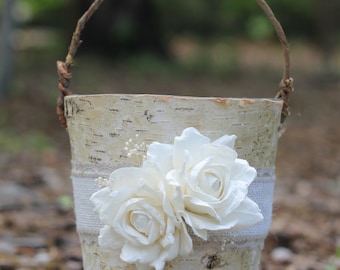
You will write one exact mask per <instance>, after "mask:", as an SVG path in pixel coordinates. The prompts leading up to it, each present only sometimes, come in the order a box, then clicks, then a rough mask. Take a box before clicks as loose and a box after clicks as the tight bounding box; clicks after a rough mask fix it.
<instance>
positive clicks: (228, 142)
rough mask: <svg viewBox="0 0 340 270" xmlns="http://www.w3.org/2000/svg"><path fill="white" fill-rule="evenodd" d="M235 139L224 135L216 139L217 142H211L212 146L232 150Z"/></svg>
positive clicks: (233, 136)
mask: <svg viewBox="0 0 340 270" xmlns="http://www.w3.org/2000/svg"><path fill="white" fill-rule="evenodd" d="M236 139H237V136H236V135H224V136H222V137H220V138H218V139H217V140H215V141H213V142H212V144H216V145H224V146H228V147H230V148H233V149H234V147H235V142H236Z"/></svg>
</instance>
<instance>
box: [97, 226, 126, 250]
mask: <svg viewBox="0 0 340 270" xmlns="http://www.w3.org/2000/svg"><path fill="white" fill-rule="evenodd" d="M113 239H114V241H112V240H113ZM98 244H99V246H100V247H101V248H103V249H109V250H111V252H112V251H114V250H116V249H117V248H121V247H122V246H123V244H124V241H123V238H121V236H120V235H119V234H117V233H116V232H115V231H114V230H113V229H112V228H111V227H110V226H107V225H105V226H104V227H103V228H101V229H100V231H99V237H98Z"/></svg>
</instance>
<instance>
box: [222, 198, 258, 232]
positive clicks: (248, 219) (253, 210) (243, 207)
mask: <svg viewBox="0 0 340 270" xmlns="http://www.w3.org/2000/svg"><path fill="white" fill-rule="evenodd" d="M229 220H233V221H234V220H237V223H236V224H235V226H233V227H232V228H231V231H242V230H245V229H248V228H249V227H251V226H254V225H256V224H258V223H260V222H261V221H262V220H263V215H262V213H261V210H260V208H259V206H258V205H257V204H256V203H255V202H254V201H252V200H251V199H250V198H248V197H247V198H246V199H245V200H243V202H242V203H241V204H240V205H239V207H238V208H236V209H235V210H234V211H233V212H231V213H230V214H229V215H227V216H226V217H225V220H224V221H223V222H228V221H229Z"/></svg>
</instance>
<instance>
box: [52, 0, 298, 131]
mask: <svg viewBox="0 0 340 270" xmlns="http://www.w3.org/2000/svg"><path fill="white" fill-rule="evenodd" d="M103 1H104V0H95V1H94V2H93V3H92V5H91V6H90V7H89V9H88V10H87V11H86V12H85V13H84V15H83V16H82V17H81V18H80V19H79V20H78V23H77V26H76V29H75V31H74V33H73V36H72V40H71V44H70V46H69V50H68V54H67V56H66V60H65V62H62V61H57V72H58V76H59V83H58V89H59V97H58V101H57V114H58V118H59V121H60V123H61V124H62V126H63V127H64V128H67V123H66V118H65V115H64V97H65V96H67V95H71V94H72V92H71V91H70V90H69V86H70V80H71V78H72V75H71V72H70V70H71V66H72V65H73V58H74V56H75V54H76V52H77V50H78V47H79V46H80V45H81V43H82V41H81V39H80V35H81V31H82V30H83V29H84V27H85V24H86V23H87V21H88V20H89V19H90V18H91V16H92V15H93V13H94V12H95V11H96V10H97V9H98V7H99V6H100V5H101V4H102V2H103ZM256 1H257V3H258V5H259V6H260V7H261V8H262V10H263V11H264V13H265V14H266V15H267V17H268V18H269V20H270V21H271V23H272V24H273V26H274V28H275V31H276V33H277V36H278V38H279V40H280V42H281V46H282V50H283V55H284V62H285V64H284V68H283V77H282V80H281V82H280V84H279V87H280V90H279V91H278V93H277V94H276V96H275V98H280V99H282V101H283V108H282V113H281V124H283V122H284V121H285V119H286V118H287V116H288V115H289V94H290V93H291V92H293V91H294V88H293V79H292V78H291V77H290V74H289V73H290V57H289V48H288V41H287V38H286V35H285V33H284V31H283V29H282V26H281V24H280V22H279V21H278V20H277V19H276V17H275V15H274V13H273V11H272V10H271V8H270V7H269V6H268V4H267V3H266V1H265V0H256Z"/></svg>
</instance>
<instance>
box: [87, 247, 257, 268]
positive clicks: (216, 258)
mask: <svg viewBox="0 0 340 270" xmlns="http://www.w3.org/2000/svg"><path fill="white" fill-rule="evenodd" d="M200 242H202V241H200ZM249 244H250V245H251V244H253V245H254V247H253V248H250V247H244V248H235V247H232V246H231V247H228V248H226V249H225V250H223V249H222V250H221V251H220V252H216V250H218V249H217V248H216V245H221V243H216V242H209V243H204V245H202V243H201V245H195V248H194V251H193V253H192V254H191V256H190V257H186V258H183V257H179V258H176V259H175V260H173V261H170V262H167V263H166V265H165V267H164V270H172V269H176V270H181V269H183V270H184V269H185V270H206V269H224V270H235V269H240V270H258V269H259V265H260V262H261V252H262V247H263V241H260V242H259V241H254V242H253V243H250V242H249V241H248V243H247V246H249ZM81 248H82V253H83V263H84V269H85V270H90V269H91V270H123V269H124V270H136V269H137V268H136V266H135V265H130V264H126V263H124V262H123V261H121V260H119V259H117V258H119V255H118V254H111V253H110V254H108V253H103V252H101V251H100V248H99V246H98V245H97V244H96V243H88V242H86V241H83V242H82V244H81ZM117 255H118V256H117ZM108 262H109V263H110V265H108ZM112 265H114V266H112ZM150 270H151V269H150Z"/></svg>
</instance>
